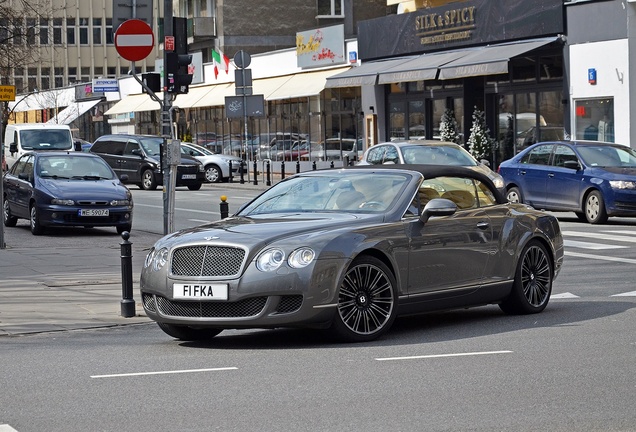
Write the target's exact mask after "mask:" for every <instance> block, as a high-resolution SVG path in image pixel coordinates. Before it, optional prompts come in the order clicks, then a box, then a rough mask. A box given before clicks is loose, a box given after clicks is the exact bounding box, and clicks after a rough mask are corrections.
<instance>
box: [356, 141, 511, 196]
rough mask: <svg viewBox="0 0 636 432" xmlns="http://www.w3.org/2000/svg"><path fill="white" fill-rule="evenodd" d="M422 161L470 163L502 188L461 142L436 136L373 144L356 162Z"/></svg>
mask: <svg viewBox="0 0 636 432" xmlns="http://www.w3.org/2000/svg"><path fill="white" fill-rule="evenodd" d="M382 164H425V165H429V164H430V165H459V166H467V167H472V169H475V170H478V171H481V172H483V173H484V174H486V175H487V176H488V177H490V179H491V180H492V181H493V183H495V186H496V187H497V188H498V189H499V190H500V191H503V187H504V181H503V178H502V177H501V176H500V175H499V174H497V173H496V172H494V171H493V170H491V169H490V167H488V166H487V165H486V163H484V162H479V161H477V160H476V159H475V158H474V157H473V156H472V155H471V154H470V153H468V152H467V151H466V150H465V149H464V148H463V147H462V146H460V145H458V144H455V143H452V142H445V141H437V140H408V141H393V142H385V143H380V144H376V145H374V146H372V147H370V148H368V149H367V150H366V151H365V152H364V154H363V155H362V158H361V159H360V162H359V163H358V165H382Z"/></svg>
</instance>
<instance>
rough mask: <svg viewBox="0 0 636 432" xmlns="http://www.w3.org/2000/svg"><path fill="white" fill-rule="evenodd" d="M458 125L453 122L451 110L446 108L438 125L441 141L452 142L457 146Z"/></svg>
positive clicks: (453, 114) (458, 136) (453, 117)
mask: <svg viewBox="0 0 636 432" xmlns="http://www.w3.org/2000/svg"><path fill="white" fill-rule="evenodd" d="M458 129H459V125H458V124H457V120H455V113H454V112H453V110H452V109H450V108H447V109H446V111H444V114H443V115H442V120H441V122H440V125H439V134H440V137H441V139H442V141H448V142H454V143H455V144H459V140H460V135H459V131H458Z"/></svg>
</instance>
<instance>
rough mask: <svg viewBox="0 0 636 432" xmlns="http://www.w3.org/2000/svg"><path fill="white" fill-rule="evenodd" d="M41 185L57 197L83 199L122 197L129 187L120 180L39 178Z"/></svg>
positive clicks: (124, 196)
mask: <svg viewBox="0 0 636 432" xmlns="http://www.w3.org/2000/svg"><path fill="white" fill-rule="evenodd" d="M39 183H40V186H41V187H42V188H43V189H46V190H47V191H48V192H49V193H50V194H51V195H53V196H56V197H69V198H73V199H74V200H76V201H77V200H81V199H91V200H96V199H108V200H110V199H122V198H124V199H125V198H126V192H127V189H126V187H125V186H124V185H122V184H121V183H120V182H119V180H60V179H57V180H56V179H39Z"/></svg>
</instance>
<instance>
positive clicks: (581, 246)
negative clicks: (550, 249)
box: [563, 240, 629, 250]
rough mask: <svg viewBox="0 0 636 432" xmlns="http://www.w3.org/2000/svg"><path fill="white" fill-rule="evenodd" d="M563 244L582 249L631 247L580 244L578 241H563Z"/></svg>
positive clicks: (624, 247)
mask: <svg viewBox="0 0 636 432" xmlns="http://www.w3.org/2000/svg"><path fill="white" fill-rule="evenodd" d="M563 244H564V245H565V246H567V247H574V248H581V249H593V250H602V249H627V248H629V246H618V245H608V244H601V243H590V242H580V241H576V240H563Z"/></svg>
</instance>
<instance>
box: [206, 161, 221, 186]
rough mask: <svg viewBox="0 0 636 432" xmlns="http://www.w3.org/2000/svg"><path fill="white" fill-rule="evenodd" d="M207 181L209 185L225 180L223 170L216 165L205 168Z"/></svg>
mask: <svg viewBox="0 0 636 432" xmlns="http://www.w3.org/2000/svg"><path fill="white" fill-rule="evenodd" d="M205 180H206V181H207V182H209V183H219V182H221V180H223V174H221V169H220V168H219V167H218V166H216V165H208V166H207V167H206V168H205Z"/></svg>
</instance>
